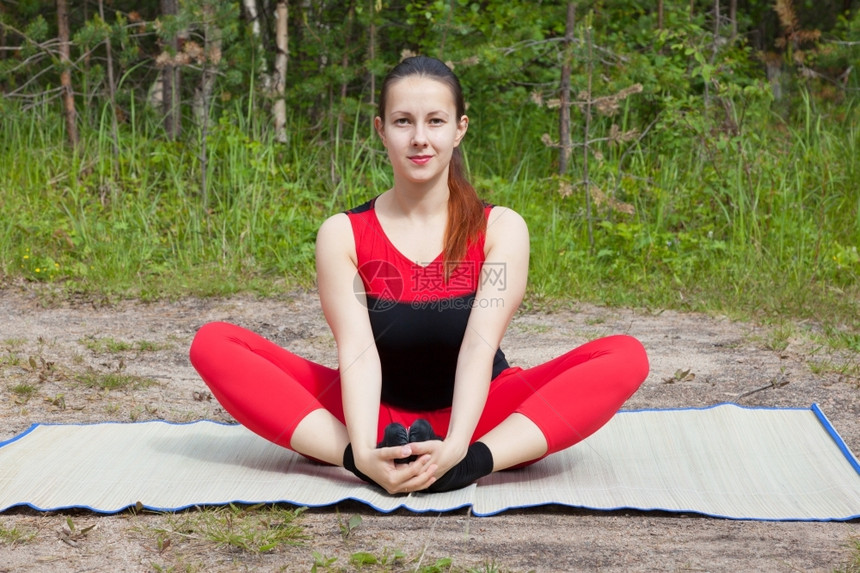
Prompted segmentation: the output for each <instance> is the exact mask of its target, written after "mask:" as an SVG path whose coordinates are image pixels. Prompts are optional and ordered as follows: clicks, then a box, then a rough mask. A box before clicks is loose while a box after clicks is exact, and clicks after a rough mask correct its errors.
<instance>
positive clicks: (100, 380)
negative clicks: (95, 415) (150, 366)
mask: <svg viewBox="0 0 860 573" xmlns="http://www.w3.org/2000/svg"><path fill="white" fill-rule="evenodd" d="M75 380H77V381H78V382H79V383H80V384H82V385H83V386H85V387H87V388H92V389H95V390H107V391H109V390H138V389H141V388H146V387H148V386H151V385H152V384H155V381H154V380H152V379H151V378H145V377H143V376H137V375H134V374H125V373H123V372H99V371H97V370H93V369H88V370H87V371H85V372H82V373H79V374H76V375H75Z"/></svg>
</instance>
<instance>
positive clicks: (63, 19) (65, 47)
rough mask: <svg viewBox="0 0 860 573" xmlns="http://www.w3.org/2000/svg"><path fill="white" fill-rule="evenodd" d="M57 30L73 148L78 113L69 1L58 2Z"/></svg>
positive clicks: (67, 122)
mask: <svg viewBox="0 0 860 573" xmlns="http://www.w3.org/2000/svg"><path fill="white" fill-rule="evenodd" d="M57 30H58V33H59V40H60V65H61V66H62V71H61V72H60V85H61V86H62V88H63V113H64V115H65V117H66V135H67V136H68V138H69V143H70V144H71V145H72V147H77V145H78V123H77V117H78V113H77V110H76V109H75V92H74V90H73V89H72V70H71V65H72V62H71V47H70V44H69V38H70V36H71V34H70V32H69V5H68V2H67V0H57Z"/></svg>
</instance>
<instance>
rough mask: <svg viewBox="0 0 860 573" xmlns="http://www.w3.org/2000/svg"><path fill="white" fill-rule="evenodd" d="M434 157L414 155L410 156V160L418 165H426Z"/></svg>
mask: <svg viewBox="0 0 860 573" xmlns="http://www.w3.org/2000/svg"><path fill="white" fill-rule="evenodd" d="M432 158H433V156H432V155H413V156H411V157H410V158H409V161H411V162H412V163H415V164H417V165H424V164H425V163H427V162H428V161H430V160H431V159H432Z"/></svg>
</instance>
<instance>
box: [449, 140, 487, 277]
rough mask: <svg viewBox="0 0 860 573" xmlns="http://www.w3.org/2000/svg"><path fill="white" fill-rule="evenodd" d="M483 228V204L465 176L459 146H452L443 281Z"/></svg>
mask: <svg viewBox="0 0 860 573" xmlns="http://www.w3.org/2000/svg"><path fill="white" fill-rule="evenodd" d="M486 229H487V220H486V218H485V217H484V203H483V202H482V201H481V199H480V198H479V197H478V193H477V192H476V191H475V188H474V187H472V184H471V183H469V180H468V179H467V178H466V169H465V166H464V165H463V154H462V152H461V151H460V148H459V147H455V148H454V153H453V154H452V155H451V163H450V164H449V165H448V224H447V226H446V227H445V247H444V250H443V255H442V261H443V264H444V268H445V280H446V281H447V280H448V279H449V278H451V273H452V272H453V271H454V269H456V268H457V266H458V265H459V264H460V262H462V261H463V260H464V259H465V258H466V252H467V251H468V250H469V245H470V244H471V243H472V242H473V241H474V240H475V239H477V238H478V237H480V236H481V234H483V233H484V232H485V231H486Z"/></svg>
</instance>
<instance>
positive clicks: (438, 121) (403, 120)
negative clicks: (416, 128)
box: [394, 117, 445, 125]
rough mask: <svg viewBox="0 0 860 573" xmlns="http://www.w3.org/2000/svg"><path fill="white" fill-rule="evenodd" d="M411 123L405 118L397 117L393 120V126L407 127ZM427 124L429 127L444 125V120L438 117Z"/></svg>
mask: <svg viewBox="0 0 860 573" xmlns="http://www.w3.org/2000/svg"><path fill="white" fill-rule="evenodd" d="M411 123H412V121H411V120H410V119H408V118H405V117H398V118H397V119H395V120H394V125H409V124H411ZM427 123H429V124H430V125H444V124H445V120H444V119H441V118H438V117H434V118H431V119H430V120H428V121H427Z"/></svg>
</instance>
